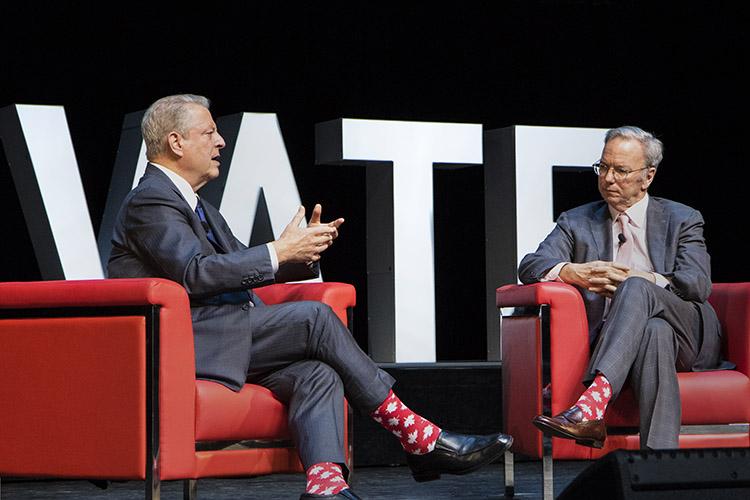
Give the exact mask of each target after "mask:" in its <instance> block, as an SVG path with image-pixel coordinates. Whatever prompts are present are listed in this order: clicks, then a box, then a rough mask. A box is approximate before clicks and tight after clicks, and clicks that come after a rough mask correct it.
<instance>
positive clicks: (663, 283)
mask: <svg viewBox="0 0 750 500" xmlns="http://www.w3.org/2000/svg"><path fill="white" fill-rule="evenodd" d="M651 274H653V275H654V283H656V286H659V287H661V288H667V285H669V280H668V279H667V278H665V277H664V276H662V275H661V274H659V273H651Z"/></svg>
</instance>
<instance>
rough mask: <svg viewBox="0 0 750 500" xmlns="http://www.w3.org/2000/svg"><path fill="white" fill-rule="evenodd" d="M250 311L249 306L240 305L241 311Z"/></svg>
mask: <svg viewBox="0 0 750 500" xmlns="http://www.w3.org/2000/svg"><path fill="white" fill-rule="evenodd" d="M249 309H250V304H242V310H243V311H247V310H249Z"/></svg>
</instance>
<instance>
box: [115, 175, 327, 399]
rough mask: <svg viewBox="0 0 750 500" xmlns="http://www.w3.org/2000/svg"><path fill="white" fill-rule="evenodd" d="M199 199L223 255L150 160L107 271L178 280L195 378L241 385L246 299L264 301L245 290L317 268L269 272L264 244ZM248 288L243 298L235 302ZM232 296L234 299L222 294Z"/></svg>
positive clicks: (120, 220)
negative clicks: (187, 306) (187, 309)
mask: <svg viewBox="0 0 750 500" xmlns="http://www.w3.org/2000/svg"><path fill="white" fill-rule="evenodd" d="M201 203H202V204H203V207H204V211H205V214H206V220H207V221H208V224H209V226H211V229H212V231H213V234H214V235H215V237H216V239H217V240H218V243H219V245H220V246H221V248H222V249H223V250H224V252H223V253H221V252H217V251H216V249H215V248H214V246H213V245H212V244H211V242H210V241H209V240H208V238H207V236H206V231H205V230H204V229H203V227H202V225H201V222H200V219H199V218H198V216H197V215H196V213H195V212H194V211H193V210H191V209H190V205H188V203H187V201H185V199H184V198H183V197H182V195H181V194H180V192H179V190H178V189H177V187H176V186H175V185H174V184H173V183H172V181H171V180H170V179H169V178H168V177H167V176H166V175H164V173H163V172H161V171H160V170H159V169H158V168H156V167H154V166H152V165H148V166H147V167H146V173H145V174H144V176H143V177H142V178H141V180H140V181H139V183H138V186H136V188H135V189H133V190H132V191H131V192H130V193H129V194H128V196H127V197H126V198H125V201H124V202H123V206H122V208H121V209H120V213H119V214H118V217H117V221H116V223H115V228H114V232H113V236H112V245H113V248H112V254H111V256H110V259H109V263H108V275H109V277H110V278H137V277H159V278H167V279H170V280H172V281H176V282H177V283H179V284H181V285H182V286H183V287H184V288H185V290H186V291H187V293H188V296H189V297H190V300H191V305H192V307H191V312H192V319H193V332H194V336H195V362H196V372H197V376H198V377H199V378H205V379H209V380H215V381H217V382H220V383H222V384H224V385H226V386H228V387H230V388H232V389H234V390H239V389H240V388H241V387H242V385H243V384H244V383H245V378H246V376H247V370H248V366H249V364H250V348H251V345H252V335H251V328H250V326H251V322H252V314H253V309H254V308H252V307H248V305H249V304H248V303H249V299H252V301H253V303H255V304H258V305H262V302H261V301H260V299H259V298H258V297H257V296H254V295H253V294H252V291H250V289H251V288H254V287H258V286H264V285H268V284H271V283H274V282H280V281H287V280H292V279H295V280H300V279H307V278H314V277H316V276H317V275H318V268H317V266H313V267H307V266H304V265H287V266H281V268H280V269H279V271H278V272H277V273H276V274H274V272H273V266H272V264H271V258H270V255H269V254H268V249H267V248H266V246H265V245H259V246H255V247H252V248H247V247H246V246H245V245H244V244H243V243H242V242H241V241H239V240H238V239H237V238H235V237H234V235H233V234H232V232H231V230H230V229H229V226H228V225H227V223H226V221H225V220H224V218H223V217H222V216H221V214H220V213H219V212H218V210H216V209H215V208H214V207H213V206H211V204H209V203H207V202H206V201H205V200H201ZM246 290H247V291H249V294H248V300H245V301H244V303H242V302H239V301H238V300H236V297H237V296H240V297H242V296H243V295H242V294H243V291H246ZM228 292H240V293H239V294H238V293H235V294H231V293H228ZM232 296H234V297H235V300H228V299H227V298H226V297H232Z"/></svg>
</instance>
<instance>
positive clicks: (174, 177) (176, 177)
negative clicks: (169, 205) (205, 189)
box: [150, 162, 198, 211]
mask: <svg viewBox="0 0 750 500" xmlns="http://www.w3.org/2000/svg"><path fill="white" fill-rule="evenodd" d="M150 163H151V165H153V166H155V167H156V168H158V169H159V170H161V171H162V172H164V175H166V176H167V177H169V180H171V181H172V183H173V184H174V185H175V187H176V188H177V190H178V191H179V192H180V194H181V195H182V197H183V198H185V201H186V202H187V203H188V205H190V209H191V210H193V211H195V207H196V206H197V205H198V195H197V194H195V191H193V187H192V186H191V185H190V183H189V182H188V181H186V180H185V179H184V178H183V177H181V176H180V174H178V173H177V172H175V171H174V170H170V169H168V168H167V167H165V166H162V165H159V164H158V163H154V162H150Z"/></svg>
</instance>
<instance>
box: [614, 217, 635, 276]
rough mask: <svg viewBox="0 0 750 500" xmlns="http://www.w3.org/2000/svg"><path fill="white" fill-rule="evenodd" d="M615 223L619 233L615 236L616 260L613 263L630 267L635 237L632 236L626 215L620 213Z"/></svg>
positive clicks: (628, 218)
mask: <svg viewBox="0 0 750 500" xmlns="http://www.w3.org/2000/svg"><path fill="white" fill-rule="evenodd" d="M617 223H618V225H619V227H620V233H619V234H618V236H617V239H618V243H617V258H616V259H615V261H616V262H619V263H620V264H625V265H626V266H631V267H632V265H633V248H634V247H635V236H633V230H632V228H631V227H630V217H629V216H628V214H626V213H621V214H620V215H618V216H617Z"/></svg>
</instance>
